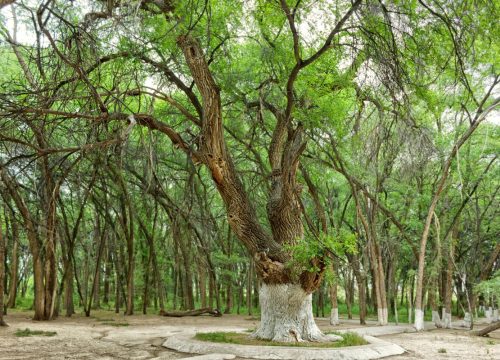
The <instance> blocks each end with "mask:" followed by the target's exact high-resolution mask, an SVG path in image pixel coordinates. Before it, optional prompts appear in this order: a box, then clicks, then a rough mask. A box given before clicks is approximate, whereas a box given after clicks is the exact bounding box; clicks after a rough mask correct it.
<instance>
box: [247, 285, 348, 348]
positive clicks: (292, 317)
mask: <svg viewBox="0 0 500 360" xmlns="http://www.w3.org/2000/svg"><path fill="white" fill-rule="evenodd" d="M259 300H260V308H261V316H260V318H261V321H260V326H259V328H258V329H257V330H256V331H255V333H253V334H252V336H253V337H255V338H257V339H265V340H272V341H280V342H297V341H334V340H337V339H340V337H335V336H330V335H328V336H325V335H324V334H323V333H322V332H321V331H320V330H319V328H318V326H317V325H316V323H315V322H314V317H313V312H312V294H307V293H306V292H305V291H304V290H303V289H302V288H301V287H300V285H296V284H278V285H268V284H262V286H261V288H260V293H259Z"/></svg>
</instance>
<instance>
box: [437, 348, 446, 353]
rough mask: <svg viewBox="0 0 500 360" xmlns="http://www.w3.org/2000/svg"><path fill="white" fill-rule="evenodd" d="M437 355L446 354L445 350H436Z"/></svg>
mask: <svg viewBox="0 0 500 360" xmlns="http://www.w3.org/2000/svg"><path fill="white" fill-rule="evenodd" d="M438 353H440V354H446V349H443V348H441V349H438Z"/></svg>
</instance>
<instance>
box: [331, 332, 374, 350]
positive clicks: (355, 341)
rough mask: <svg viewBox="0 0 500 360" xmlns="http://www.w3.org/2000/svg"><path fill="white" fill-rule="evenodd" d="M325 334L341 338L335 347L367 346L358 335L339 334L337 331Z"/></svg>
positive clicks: (351, 333)
mask: <svg viewBox="0 0 500 360" xmlns="http://www.w3.org/2000/svg"><path fill="white" fill-rule="evenodd" d="M327 334H334V335H338V336H341V337H342V340H340V341H336V342H335V343H336V344H338V345H337V346H336V347H344V346H359V345H366V344H368V342H367V341H366V340H365V339H364V338H363V337H362V336H361V335H358V334H357V333H355V332H342V333H341V332H337V331H332V332H328V333H327Z"/></svg>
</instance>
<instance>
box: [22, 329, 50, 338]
mask: <svg viewBox="0 0 500 360" xmlns="http://www.w3.org/2000/svg"><path fill="white" fill-rule="evenodd" d="M56 335H57V332H55V331H42V330H31V329H28V328H26V329H24V330H21V329H17V331H16V336H17V337H28V336H56Z"/></svg>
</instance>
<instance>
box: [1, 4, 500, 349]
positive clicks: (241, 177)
mask: <svg viewBox="0 0 500 360" xmlns="http://www.w3.org/2000/svg"><path fill="white" fill-rule="evenodd" d="M0 7H1V12H0V59H1V61H0V305H2V304H4V310H5V312H6V313H7V314H8V312H9V309H14V308H17V309H30V310H31V311H32V312H33V317H34V319H36V320H51V319H54V318H55V317H57V316H71V315H72V314H74V313H75V312H82V313H84V314H85V315H87V316H90V314H91V313H92V311H93V310H94V309H114V311H116V312H117V313H118V312H124V313H125V314H126V315H131V314H134V313H144V314H146V313H158V312H161V313H164V312H167V311H170V310H173V309H177V310H190V309H199V308H210V309H220V311H221V312H223V313H238V314H250V315H252V314H253V315H258V314H260V317H261V326H260V327H259V329H258V330H257V332H256V336H258V337H260V338H263V339H273V340H277V341H293V340H294V339H295V340H297V339H304V340H318V339H321V338H322V336H323V334H322V333H321V331H320V330H319V329H318V328H317V326H316V325H315V323H314V319H313V316H328V317H331V323H332V324H336V323H338V321H339V315H340V316H344V317H348V318H352V317H353V316H354V317H356V318H358V317H359V320H360V322H361V323H365V321H366V319H367V318H376V319H377V320H378V322H379V324H381V325H385V324H387V323H388V321H389V320H391V321H393V320H396V321H400V322H410V323H411V322H413V323H414V324H415V327H416V328H417V330H422V329H423V328H424V318H425V319H426V320H429V321H430V320H432V321H434V322H435V323H436V324H439V326H443V327H451V317H452V315H453V316H458V317H460V318H461V317H464V316H465V317H466V318H467V319H474V318H476V317H477V316H479V315H482V314H483V312H484V311H485V310H486V313H487V315H488V316H490V317H491V318H494V315H493V313H496V317H498V310H497V307H498V302H499V301H500V293H499V290H498V287H488V286H479V287H478V285H479V284H484V283H485V282H487V281H488V280H490V279H492V278H493V279H498V277H500V273H499V272H498V271H500V260H499V255H500V242H499V235H500V221H498V215H499V209H500V208H499V201H498V200H499V194H498V191H499V189H500V181H499V167H498V161H497V160H498V158H497V157H498V153H499V150H500V139H499V132H498V125H499V123H500V122H499V114H500V113H499V111H498V105H499V102H500V97H499V95H500V86H499V85H498V84H499V82H500V73H499V53H500V48H499V43H498V39H499V38H500V27H499V26H498V18H499V16H500V11H499V10H500V3H499V2H497V1H470V0H456V1H445V0H418V1H417V0H410V1H403V0H400V1H399V0H352V1H351V0H339V1H326V0H324V1H323V0H316V1H313V0H303V1H301V0H270V1H266V0H253V1H239V0H225V1H212V0H186V1H173V0H133V1H120V0H107V1H104V0H93V1H59V0H43V1H41V0H36V1H35V0H33V1H28V0H20V1H0ZM495 273H496V275H495ZM495 276H496V277H495ZM490 281H491V280H490ZM496 283H497V284H498V281H496ZM0 314H2V311H0ZM4 320H5V319H4ZM468 321H469V320H468ZM0 323H2V317H1V315H0Z"/></svg>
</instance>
